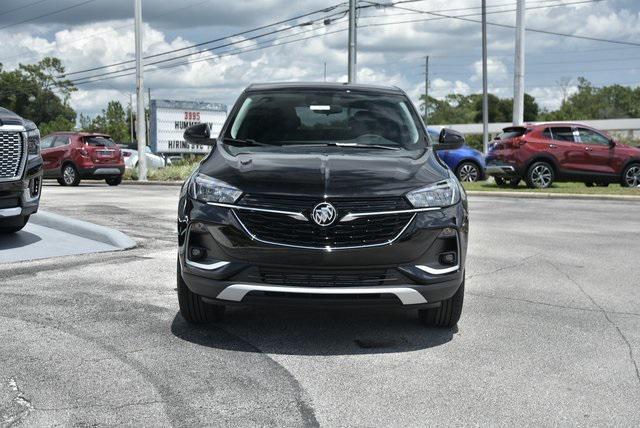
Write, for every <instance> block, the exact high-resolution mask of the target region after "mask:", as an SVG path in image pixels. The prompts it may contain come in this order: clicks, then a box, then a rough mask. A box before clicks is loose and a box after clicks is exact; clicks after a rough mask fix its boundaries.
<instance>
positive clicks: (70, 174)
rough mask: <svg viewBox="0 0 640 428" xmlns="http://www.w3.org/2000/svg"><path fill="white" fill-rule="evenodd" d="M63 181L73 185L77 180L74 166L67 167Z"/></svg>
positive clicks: (63, 174)
mask: <svg viewBox="0 0 640 428" xmlns="http://www.w3.org/2000/svg"><path fill="white" fill-rule="evenodd" d="M62 179H63V180H64V182H65V183H66V184H67V185H72V184H73V182H74V181H75V179H76V170H75V169H73V167H72V166H67V167H65V168H64V171H63V173H62Z"/></svg>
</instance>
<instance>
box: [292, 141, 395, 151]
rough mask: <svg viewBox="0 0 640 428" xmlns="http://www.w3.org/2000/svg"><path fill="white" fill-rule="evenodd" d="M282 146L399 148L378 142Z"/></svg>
mask: <svg viewBox="0 0 640 428" xmlns="http://www.w3.org/2000/svg"><path fill="white" fill-rule="evenodd" d="M283 147H348V148H356V149H380V150H394V151H395V150H400V149H399V148H398V147H390V146H383V145H380V144H358V143H338V142H333V143H307V144H304V143H303V144H284V145H283Z"/></svg>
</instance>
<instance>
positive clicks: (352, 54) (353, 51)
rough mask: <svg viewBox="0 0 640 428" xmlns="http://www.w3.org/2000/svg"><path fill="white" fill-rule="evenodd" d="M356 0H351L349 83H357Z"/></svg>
mask: <svg viewBox="0 0 640 428" xmlns="http://www.w3.org/2000/svg"><path fill="white" fill-rule="evenodd" d="M356 1H357V0H349V67H348V74H349V83H356V63H357V61H356V48H357V41H356Z"/></svg>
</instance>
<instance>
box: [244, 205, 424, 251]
mask: <svg viewBox="0 0 640 428" xmlns="http://www.w3.org/2000/svg"><path fill="white" fill-rule="evenodd" d="M318 202H320V200H318V199H317V198H304V197H302V198H296V197H275V196H267V195H245V196H243V197H242V199H241V200H240V201H239V203H238V205H240V206H243V207H247V209H238V210H236V211H235V215H236V217H237V218H238V220H239V221H240V223H241V225H242V226H243V227H244V228H245V231H246V232H247V233H248V234H249V235H250V236H252V237H253V238H254V239H257V240H259V241H262V242H264V243H268V244H275V245H282V246H289V247H297V248H308V249H324V250H327V249H348V248H363V247H373V246H380V245H387V244H390V243H391V242H393V241H394V240H395V239H396V238H397V237H398V236H400V234H401V233H402V232H403V231H404V230H405V228H406V227H407V226H408V225H409V223H410V222H411V220H412V219H413V217H414V215H415V213H414V212H411V210H410V208H411V207H410V206H409V204H408V203H407V202H406V201H405V200H404V198H402V197H391V198H366V199H359V198H333V199H330V200H329V202H330V203H331V204H332V205H334V207H335V209H336V211H337V216H338V220H337V221H335V223H333V224H331V225H330V226H319V225H317V224H316V223H315V222H314V221H313V220H312V219H311V210H312V208H313V207H314V206H315V205H316V204H317V203H318ZM248 207H252V208H258V209H260V211H252V210H251V209H249V208H248ZM270 210H274V211H271V212H269V211H270ZM407 210H408V212H407ZM282 211H286V212H298V213H300V214H302V216H303V217H302V219H303V220H300V219H297V218H293V217H292V216H291V215H286V214H283V213H282ZM373 212H377V213H378V214H379V215H371V216H362V217H355V218H353V219H349V220H347V221H345V220H344V219H345V218H346V216H347V214H357V213H373Z"/></svg>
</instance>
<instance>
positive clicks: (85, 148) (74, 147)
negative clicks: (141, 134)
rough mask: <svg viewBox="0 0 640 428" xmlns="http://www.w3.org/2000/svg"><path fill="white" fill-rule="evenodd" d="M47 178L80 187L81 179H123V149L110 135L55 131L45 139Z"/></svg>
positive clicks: (110, 181)
mask: <svg viewBox="0 0 640 428" xmlns="http://www.w3.org/2000/svg"><path fill="white" fill-rule="evenodd" d="M41 147H42V159H43V160H44V178H56V179H58V183H60V184H61V185H63V186H77V185H78V184H79V183H80V180H81V179H90V180H105V181H106V182H107V184H108V185H109V186H117V185H118V184H120V182H122V174H124V160H123V158H122V153H121V152H120V148H119V147H118V145H117V144H116V143H114V142H113V140H111V137H109V136H108V135H106V134H94V133H87V132H55V133H53V134H49V135H47V136H46V137H45V138H43V139H42V143H41Z"/></svg>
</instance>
